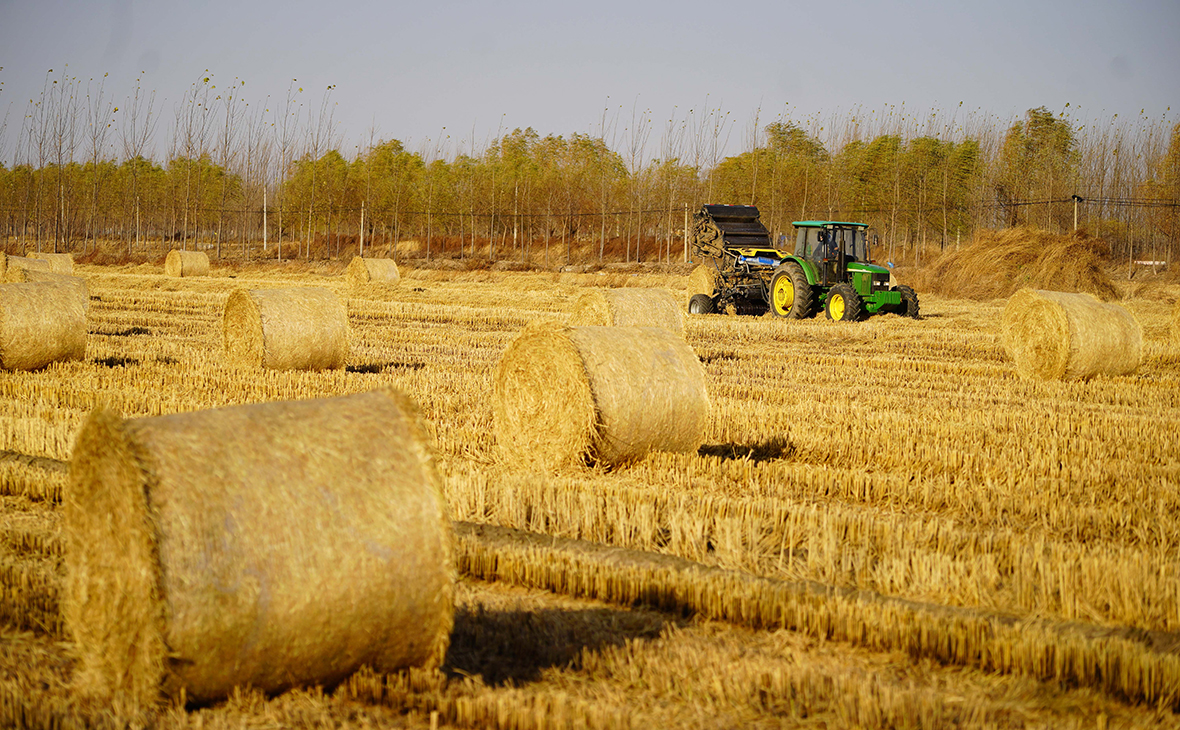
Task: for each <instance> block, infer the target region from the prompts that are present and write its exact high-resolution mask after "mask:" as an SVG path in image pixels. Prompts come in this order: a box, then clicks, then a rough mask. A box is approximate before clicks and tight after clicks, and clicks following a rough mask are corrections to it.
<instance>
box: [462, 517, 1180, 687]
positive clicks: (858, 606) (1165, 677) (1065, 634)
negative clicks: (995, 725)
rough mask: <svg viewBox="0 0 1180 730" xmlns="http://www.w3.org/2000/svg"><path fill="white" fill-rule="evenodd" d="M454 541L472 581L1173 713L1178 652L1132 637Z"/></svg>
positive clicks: (508, 533)
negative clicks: (1104, 696)
mask: <svg viewBox="0 0 1180 730" xmlns="http://www.w3.org/2000/svg"><path fill="white" fill-rule="evenodd" d="M456 537H457V550H458V559H459V568H460V570H461V571H462V572H463V573H465V574H467V575H471V576H472V577H475V578H479V579H482V580H496V581H505V582H509V583H513V584H517V585H522V586H528V587H533V588H542V589H547V590H552V591H555V592H558V593H562V594H567V595H572V596H579V597H587V598H594V599H597V600H602V601H606V602H609V603H617V604H621V605H633V604H636V603H643V604H646V605H650V606H656V607H659V608H661V609H662V610H666V611H670V612H678V613H691V614H695V615H698V616H700V617H702V618H708V619H714V620H721V621H728V622H733V623H739V624H742V625H748V626H751V627H754V628H785V629H789V630H792V631H800V632H803V633H806V634H809V635H811V636H814V637H815V638H817V639H821V640H829V639H830V640H836V641H848V642H853V643H856V644H860V645H863V646H866V647H869V648H872V649H877V650H884V651H903V652H906V653H907V654H910V655H911V656H914V657H928V658H931V659H934V660H936V661H939V662H945V663H950V664H959V665H966V666H974V667H979V668H981V669H983V670H985V671H992V672H999V673H1012V674H1020V675H1027V676H1032V677H1035V678H1037V679H1040V680H1043V681H1044V680H1048V681H1057V682H1062V683H1067V684H1076V685H1079V686H1083V687H1094V688H1097V689H1101V690H1103V691H1106V692H1109V693H1111V694H1114V695H1116V696H1119V697H1123V698H1126V699H1128V700H1131V701H1134V702H1146V703H1148V704H1159V705H1162V706H1165V707H1169V708H1171V709H1173V710H1177V709H1180V692H1177V690H1176V688H1177V687H1180V655H1176V654H1175V653H1173V652H1171V651H1167V650H1166V649H1155V648H1153V647H1152V643H1151V642H1145V641H1144V640H1143V637H1142V633H1141V632H1137V631H1134V630H1122V631H1120V630H1111V629H1106V628H1094V629H1087V628H1086V627H1084V626H1079V625H1073V624H1056V623H1051V622H1044V621H1028V620H1026V621H1018V620H1016V619H1015V618H1013V617H1009V616H1004V615H1001V614H992V613H988V612H981V611H971V610H963V609H958V610H956V609H951V608H947V607H944V606H938V605H931V604H923V603H917V602H913V601H906V600H901V599H892V598H888V597H884V596H880V595H873V594H870V593H867V592H865V591H857V590H853V589H834V588H832V587H831V586H826V585H823V584H816V583H808V582H792V581H775V580H769V579H765V578H759V577H755V576H750V575H748V574H745V573H740V572H735V571H726V570H721V569H716V568H709V567H707V566H704V565H700V564H696V563H691V562H689V561H685V560H680V559H676V558H670V557H668V556H661V555H654V554H650V553H641V552H638V551H629V550H622V549H619V548H609V547H604V546H598V545H594V544H592V543H586V542H581V541H574V540H567V539H563V538H558V537H553V536H549V535H528V534H524V533H519V532H516V531H512V530H506V529H504V528H496V527H492V526H489V525H474V524H466V525H457V526H456Z"/></svg>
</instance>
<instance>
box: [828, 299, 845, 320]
mask: <svg viewBox="0 0 1180 730" xmlns="http://www.w3.org/2000/svg"><path fill="white" fill-rule="evenodd" d="M828 311H829V312H831V313H832V319H844V297H842V296H840V295H839V294H833V295H832V301H831V302H830V303H829V304H828Z"/></svg>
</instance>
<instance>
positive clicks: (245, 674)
mask: <svg viewBox="0 0 1180 730" xmlns="http://www.w3.org/2000/svg"><path fill="white" fill-rule="evenodd" d="M63 509H64V511H65V514H64V518H63V519H64V524H63V534H64V537H65V541H66V556H65V560H66V567H67V580H66V586H65V600H64V606H65V610H64V613H65V620H66V625H67V627H68V629H69V631H70V632H71V635H72V637H73V639H74V641H75V642H76V646H77V653H78V668H77V672H76V675H75V688H76V690H77V691H78V693H79V694H80V695H81V696H83V697H88V698H91V699H93V700H95V701H97V702H101V703H102V704H104V705H107V704H109V705H113V706H114V707H115V709H116V710H117V711H119V712H125V713H135V712H137V711H139V710H141V709H143V708H145V707H147V708H150V707H151V706H152V705H153V704H155V703H156V702H157V701H158V699H159V697H160V695H161V693H163V694H164V695H167V696H170V697H178V696H187V697H188V698H190V699H196V700H202V701H207V700H213V699H217V698H221V697H225V696H226V695H227V694H228V693H230V692H231V691H232V690H233V688H234V687H235V686H247V685H249V686H252V687H255V688H258V689H261V690H263V691H267V692H272V691H278V690H281V689H284V688H287V687H292V686H297V685H303V684H321V683H322V684H330V683H333V682H336V681H339V680H341V679H343V678H345V677H347V676H348V675H349V674H351V673H353V672H355V671H356V670H357V669H358V668H360V667H361V666H363V665H368V666H371V667H373V668H374V669H376V670H377V671H379V672H391V671H395V670H399V669H402V668H405V667H411V666H423V665H425V666H436V665H437V664H438V663H439V662H440V661H441V659H442V657H443V654H444V653H445V651H446V645H447V642H448V638H449V635H450V629H451V622H452V611H453V601H452V594H453V581H454V566H453V561H452V550H453V547H452V537H451V528H450V522H449V520H448V518H447V514H446V510H445V505H444V502H443V497H442V492H441V488H440V482H439V478H438V475H437V473H436V471H435V467H434V461H433V456H432V450H431V446H430V443H429V436H428V435H427V433H426V431H425V429H424V426H423V424H422V421H421V419H420V417H419V415H418V413H417V409H416V407H415V406H414V404H413V403H412V402H411V401H410V400H409V399H407V398H406V397H404V396H403V395H401V394H400V393H397V392H395V391H392V390H380V391H374V392H369V393H360V394H354V395H349V396H341V397H337V398H324V399H317V400H307V401H288V402H271V403H262V404H254V405H245V406H235V407H230V408H222V409H216V410H210V411H197V412H193V413H185V414H178V415H169V416H159V417H155V418H140V419H132V420H124V419H123V418H121V417H120V416H119V415H118V414H116V413H114V412H111V411H108V410H105V409H99V410H96V411H95V412H94V413H92V414H91V415H90V417H89V418H88V419H87V421H86V423H85V424H84V425H83V427H82V429H81V431H80V432H79V435H78V438H77V441H76V444H75V447H74V453H73V459H72V461H71V464H70V487H69V489H68V491H67V494H66V497H65V500H64V505H63ZM182 692H183V695H182Z"/></svg>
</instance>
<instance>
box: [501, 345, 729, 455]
mask: <svg viewBox="0 0 1180 730" xmlns="http://www.w3.org/2000/svg"><path fill="white" fill-rule="evenodd" d="M494 388H495V396H494V398H493V403H492V408H493V413H494V416H495V431H496V439H497V442H498V444H499V447H500V450H501V453H502V454H503V455H504V456H505V457H506V458H508V459H509V460H512V461H518V462H521V463H523V464H525V465H527V466H529V467H532V468H537V469H541V470H552V469H557V468H560V467H563V466H568V465H574V464H582V463H586V462H594V463H598V464H600V465H603V466H614V465H617V464H622V463H625V462H628V461H631V460H635V459H640V458H643V457H644V456H645V455H646V454H647V453H648V452H649V451H695V450H696V449H697V448H699V447H700V444H701V439H702V438H703V436H704V431H705V422H706V419H707V417H708V412H709V397H708V393H707V392H706V390H705V371H704V368H703V367H702V366H701V363H700V361H699V360H698V359H697V356H696V354H695V353H693V351H692V348H690V347H689V346H688V344H687V343H685V341H684V339H683V338H681V337H680V336H679V335H677V334H675V333H673V332H671V331H669V330H666V329H663V328H658V327H561V326H553V325H533V326H530V327H527V328H526V329H525V331H524V332H523V333H521V335H520V336H519V337H517V338H516V339H515V340H514V341H513V342H512V344H510V345H509V346H508V349H507V350H505V352H504V354H503V356H501V358H500V362H499V364H498V365H497V366H496V372H495V376H494Z"/></svg>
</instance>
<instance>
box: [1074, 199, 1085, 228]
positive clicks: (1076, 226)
mask: <svg viewBox="0 0 1180 730" xmlns="http://www.w3.org/2000/svg"><path fill="white" fill-rule="evenodd" d="M1071 197H1072V198H1073V232H1074V233H1077V232H1078V203H1081V202H1083V200H1084V199H1083V198H1082V196H1080V195H1078V194H1077V193H1074V194H1073V195H1072V196H1071Z"/></svg>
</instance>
